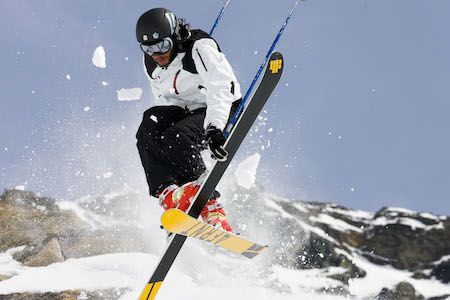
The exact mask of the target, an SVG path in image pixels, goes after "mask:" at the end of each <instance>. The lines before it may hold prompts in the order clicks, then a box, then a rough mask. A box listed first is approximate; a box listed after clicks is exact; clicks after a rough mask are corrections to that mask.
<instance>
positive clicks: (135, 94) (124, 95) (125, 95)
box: [117, 88, 142, 101]
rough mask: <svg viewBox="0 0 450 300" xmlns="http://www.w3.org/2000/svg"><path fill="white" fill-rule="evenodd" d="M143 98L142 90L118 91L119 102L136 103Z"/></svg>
mask: <svg viewBox="0 0 450 300" xmlns="http://www.w3.org/2000/svg"><path fill="white" fill-rule="evenodd" d="M141 96H142V89H141V88H130V89H125V88H122V89H120V90H118V91H117V99H118V100H119V101H135V100H140V99H141Z"/></svg>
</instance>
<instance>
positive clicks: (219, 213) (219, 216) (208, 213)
mask: <svg viewBox="0 0 450 300" xmlns="http://www.w3.org/2000/svg"><path fill="white" fill-rule="evenodd" d="M200 215H201V216H202V219H203V221H205V222H206V223H208V224H210V225H212V226H214V227H218V228H222V229H223V230H225V231H228V232H233V230H232V229H231V226H230V224H229V223H228V221H227V218H226V216H225V211H224V210H223V208H222V205H221V204H220V203H219V201H217V199H216V198H213V199H210V200H208V202H207V203H206V205H205V207H204V208H203V210H202V213H201V214H200Z"/></svg>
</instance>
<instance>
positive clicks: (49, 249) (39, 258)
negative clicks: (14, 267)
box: [23, 238, 64, 267]
mask: <svg viewBox="0 0 450 300" xmlns="http://www.w3.org/2000/svg"><path fill="white" fill-rule="evenodd" d="M62 261H64V256H63V255H62V253H61V246H60V245H59V243H58V239H56V238H52V239H51V240H49V241H48V242H47V243H46V244H44V246H43V247H42V248H40V249H39V250H38V252H37V253H36V254H34V255H31V256H29V257H27V258H26V259H25V260H24V261H23V264H24V265H26V266H28V267H42V266H48V265H50V264H53V263H56V262H62Z"/></svg>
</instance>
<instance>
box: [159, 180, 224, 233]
mask: <svg viewBox="0 0 450 300" xmlns="http://www.w3.org/2000/svg"><path fill="white" fill-rule="evenodd" d="M200 185H201V184H200V182H199V180H196V181H192V182H188V183H185V184H183V185H182V186H180V187H178V186H177V185H175V184H172V185H170V186H168V187H167V188H165V189H164V191H163V192H162V193H161V194H160V195H159V200H160V204H161V206H162V207H163V208H164V210H168V209H170V208H178V209H179V210H182V211H186V210H187V209H188V208H189V206H190V205H191V202H192V199H194V197H195V195H196V194H197V192H198V190H199V189H200ZM200 215H201V216H202V219H203V221H204V222H206V223H208V224H210V225H213V226H214V227H219V228H222V229H223V230H226V231H229V232H231V231H232V230H231V226H230V224H228V221H227V219H226V217H225V212H224V210H223V208H222V206H221V205H220V203H219V202H218V200H217V198H213V199H210V200H208V202H207V203H206V205H205V207H204V208H203V210H202V212H201V214H200Z"/></svg>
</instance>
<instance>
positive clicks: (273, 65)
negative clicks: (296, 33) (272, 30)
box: [267, 52, 284, 74]
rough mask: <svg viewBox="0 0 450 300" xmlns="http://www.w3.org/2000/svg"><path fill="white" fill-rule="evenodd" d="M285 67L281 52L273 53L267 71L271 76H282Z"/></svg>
mask: <svg viewBox="0 0 450 300" xmlns="http://www.w3.org/2000/svg"><path fill="white" fill-rule="evenodd" d="M283 65H284V63H283V55H282V54H281V53H280V52H273V53H272V55H270V59H269V67H268V68H267V71H268V72H270V73H271V74H281V72H282V71H283Z"/></svg>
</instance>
